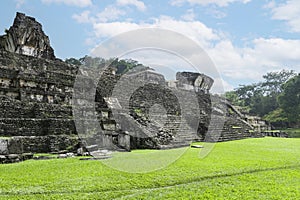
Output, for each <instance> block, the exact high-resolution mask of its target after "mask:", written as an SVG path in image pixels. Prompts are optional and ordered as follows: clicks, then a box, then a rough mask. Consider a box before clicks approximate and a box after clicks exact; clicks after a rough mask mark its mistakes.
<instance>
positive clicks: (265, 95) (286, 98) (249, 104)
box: [225, 70, 300, 128]
mask: <svg viewBox="0 0 300 200" xmlns="http://www.w3.org/2000/svg"><path fill="white" fill-rule="evenodd" d="M225 97H226V98H227V99H228V100H230V101H231V102H232V104H233V105H235V106H239V107H240V108H241V109H242V110H244V111H245V112H248V113H249V114H250V115H257V116H260V117H262V118H263V119H264V120H266V121H268V122H270V123H271V125H272V126H273V127H276V128H287V127H299V126H300V74H296V73H295V72H294V71H288V70H282V71H280V72H270V73H267V74H266V75H264V76H263V81H262V82H259V83H253V84H250V85H241V86H239V87H238V88H236V89H234V91H229V92H226V93H225Z"/></svg>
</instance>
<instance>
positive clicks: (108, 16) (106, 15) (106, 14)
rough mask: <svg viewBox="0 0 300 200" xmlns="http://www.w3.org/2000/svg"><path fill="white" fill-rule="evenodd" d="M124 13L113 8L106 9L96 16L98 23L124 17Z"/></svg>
mask: <svg viewBox="0 0 300 200" xmlns="http://www.w3.org/2000/svg"><path fill="white" fill-rule="evenodd" d="M125 14H126V13H125V11H123V10H121V9H118V8H116V7H114V6H108V7H106V8H105V9H104V10H103V11H102V12H100V13H98V14H97V21H98V22H108V21H112V20H116V19H119V17H120V16H122V15H125Z"/></svg>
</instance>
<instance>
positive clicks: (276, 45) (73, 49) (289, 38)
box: [0, 0, 300, 90]
mask: <svg viewBox="0 0 300 200" xmlns="http://www.w3.org/2000/svg"><path fill="white" fill-rule="evenodd" d="M16 11H19V12H24V13H26V14H27V15H30V16H33V17H35V18H36V19H37V20H38V21H39V22H41V23H42V24H43V28H44V31H45V33H46V34H47V35H48V36H49V37H50V41H51V45H52V46H53V48H54V49H55V54H56V56H57V57H59V58H61V59H65V58H69V57H75V58H80V57H83V56H84V55H89V54H90V53H91V51H92V50H93V49H94V48H95V47H96V46H97V45H99V44H100V43H101V42H103V41H107V40H108V39H109V38H112V37H115V36H116V35H118V34H120V33H126V32H128V31H133V30H139V29H140V28H148V27H151V28H163V29H166V30H171V31H174V32H178V33H180V34H182V35H184V36H185V37H187V38H189V39H191V40H192V41H194V42H195V43H196V44H197V45H199V46H200V47H201V48H203V49H204V51H205V52H206V53H207V55H208V56H209V57H210V58H211V60H212V62H213V63H214V65H215V67H216V69H217V71H218V72H219V74H220V77H219V78H218V77H214V75H212V74H209V75H211V76H213V77H214V78H216V79H220V80H223V86H224V88H225V90H230V89H232V88H236V87H237V86H238V85H239V84H249V83H253V82H257V81H259V80H261V76H262V75H263V74H265V73H267V72H270V71H278V70H281V69H293V70H295V71H297V72H299V69H300V67H299V66H300V1H299V0H166V1H163V0H144V1H142V0H110V1H108V0H2V1H0V16H1V21H0V31H1V32H0V33H1V34H4V30H5V28H9V26H10V25H11V24H12V22H13V19H14V17H15V13H16ZM163 39H164V40H169V39H170V37H168V36H165V38H163ZM173 43H177V44H181V43H180V41H179V40H176V39H175V41H174V40H173ZM178 46H179V48H180V45H178ZM156 53H157V52H156ZM153 55H154V56H156V57H160V56H161V57H163V56H164V53H161V54H160V55H155V54H153ZM160 59H161V58H160ZM168 60H169V61H170V60H173V59H168ZM175 60H176V59H174V61H175ZM176 63H177V65H176ZM178 63H180V62H178V61H176V62H173V63H172V62H169V63H167V62H165V63H164V64H163V65H167V64H168V65H174V67H177V68H180V65H179V64H178ZM155 64H157V65H159V63H157V62H156V63H155ZM175 65H176V66H175ZM169 67H170V66H169ZM172 67H173V66H171V67H170V68H172ZM177 68H176V69H177ZM204 71H205V70H204ZM208 73H209V72H208ZM217 84H219V83H217Z"/></svg>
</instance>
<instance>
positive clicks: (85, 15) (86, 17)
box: [72, 10, 92, 24]
mask: <svg viewBox="0 0 300 200" xmlns="http://www.w3.org/2000/svg"><path fill="white" fill-rule="evenodd" d="M90 13H91V12H90V11H88V10H85V11H83V12H82V13H80V14H74V15H73V16H72V18H73V19H75V20H76V21H77V22H78V23H80V24H81V23H91V22H92V19H91V18H90Z"/></svg>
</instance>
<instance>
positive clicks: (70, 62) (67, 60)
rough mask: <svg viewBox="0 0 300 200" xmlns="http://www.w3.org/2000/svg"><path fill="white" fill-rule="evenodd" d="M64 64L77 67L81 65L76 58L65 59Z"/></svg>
mask: <svg viewBox="0 0 300 200" xmlns="http://www.w3.org/2000/svg"><path fill="white" fill-rule="evenodd" d="M65 62H66V63H68V64H71V65H77V66H79V65H82V63H81V62H80V61H79V60H78V59H76V58H67V59H65Z"/></svg>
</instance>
